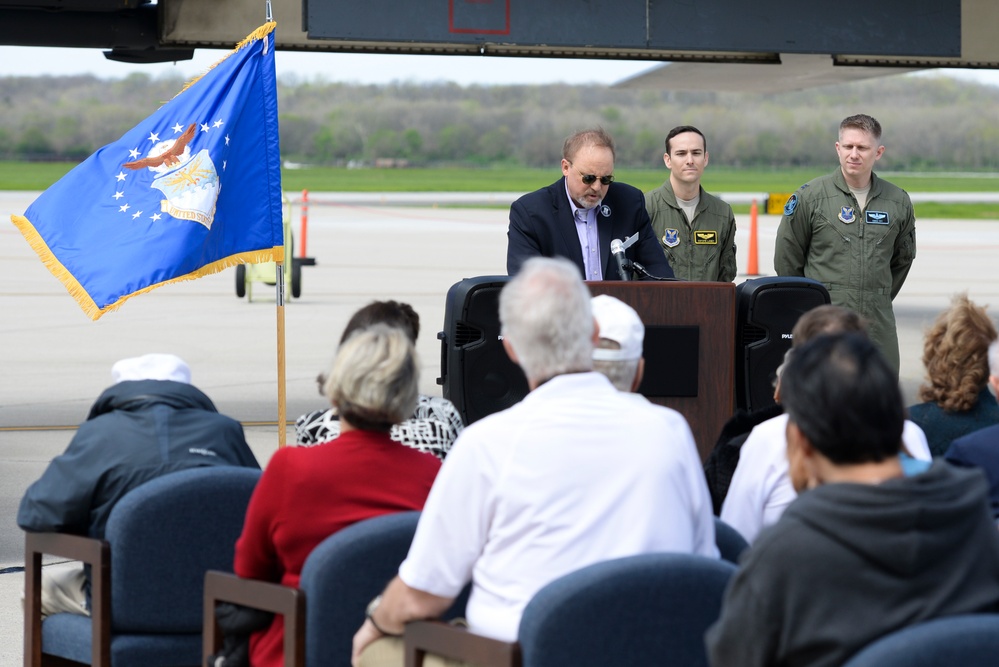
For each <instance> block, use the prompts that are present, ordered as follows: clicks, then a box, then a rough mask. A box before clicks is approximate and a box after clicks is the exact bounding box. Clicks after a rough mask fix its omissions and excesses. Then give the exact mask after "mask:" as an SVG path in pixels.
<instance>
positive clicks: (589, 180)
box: [567, 160, 614, 185]
mask: <svg viewBox="0 0 999 667" xmlns="http://www.w3.org/2000/svg"><path fill="white" fill-rule="evenodd" d="M567 162H568V160H567ZM569 164H570V165H571V166H572V168H573V169H576V165H574V164H572V163H571V162H569ZM576 173H577V174H579V179H580V180H581V181H583V184H584V185H593V183H594V182H595V181H596V180H597V179H598V178H599V179H600V183H601V184H602V185H610V184H611V183H613V182H614V174H607V175H606V176H597V175H596V174H584V173H583V172H581V171H580V170H578V169H576Z"/></svg>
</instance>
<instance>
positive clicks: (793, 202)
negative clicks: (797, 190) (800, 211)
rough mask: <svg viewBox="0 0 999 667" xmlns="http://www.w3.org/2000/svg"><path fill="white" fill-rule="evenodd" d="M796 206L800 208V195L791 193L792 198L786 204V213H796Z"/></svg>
mask: <svg viewBox="0 0 999 667" xmlns="http://www.w3.org/2000/svg"><path fill="white" fill-rule="evenodd" d="M796 208H798V195H791V198H790V199H788V200H787V203H786V204H784V215H794V209H796Z"/></svg>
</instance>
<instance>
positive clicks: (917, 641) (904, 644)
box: [843, 614, 999, 667]
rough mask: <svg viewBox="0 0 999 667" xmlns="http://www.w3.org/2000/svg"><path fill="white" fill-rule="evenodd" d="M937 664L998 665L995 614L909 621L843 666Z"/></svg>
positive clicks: (930, 666) (931, 666)
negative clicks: (916, 621)
mask: <svg viewBox="0 0 999 667" xmlns="http://www.w3.org/2000/svg"><path fill="white" fill-rule="evenodd" d="M940 665H948V666H950V665H960V667H995V665H999V614H971V615H962V616H948V617H945V618H938V619H934V620H932V621H926V622H924V623H917V624H916V625H911V626H909V627H907V628H903V629H902V630H897V631H895V632H893V633H891V634H889V635H885V636H884V637H882V638H881V639H878V640H877V641H875V642H873V643H871V644H870V645H868V646H867V647H866V648H864V649H863V650H861V651H860V652H859V653H857V654H856V655H854V656H853V657H852V658H850V660H848V661H847V662H846V664H844V665H843V667H896V666H897V667H903V666H904V667H939V666H940Z"/></svg>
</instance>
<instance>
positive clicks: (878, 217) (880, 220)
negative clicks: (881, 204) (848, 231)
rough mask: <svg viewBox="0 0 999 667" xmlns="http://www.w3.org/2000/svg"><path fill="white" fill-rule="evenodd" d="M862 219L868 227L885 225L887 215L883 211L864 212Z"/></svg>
mask: <svg viewBox="0 0 999 667" xmlns="http://www.w3.org/2000/svg"><path fill="white" fill-rule="evenodd" d="M864 217H865V218H866V222H867V224H869V225H887V224H888V222H889V220H888V214H887V213H886V212H884V211H865V212H864Z"/></svg>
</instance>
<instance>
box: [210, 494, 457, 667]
mask: <svg viewBox="0 0 999 667" xmlns="http://www.w3.org/2000/svg"><path fill="white" fill-rule="evenodd" d="M419 518H420V513H419V512H400V513H396V514H385V515H382V516H379V517H375V518H372V519H367V520H365V521H360V522H358V523H355V524H354V525H352V526H348V527H347V528H344V529H343V530H341V531H339V532H337V533H335V534H333V535H331V536H329V537H327V538H326V539H325V540H323V541H322V542H321V543H320V544H319V546H317V547H316V548H315V549H314V550H313V551H312V553H311V554H309V557H308V558H307V559H306V561H305V566H304V567H303V568H302V579H301V581H300V583H299V586H300V589H299V591H300V593H301V594H302V595H303V596H304V600H305V622H304V623H302V622H301V619H300V618H298V619H291V618H289V616H288V615H287V614H286V615H285V667H293V666H296V667H301V666H302V665H307V666H308V667H339V666H341V665H342V666H344V667H348V666H349V665H350V653H351V643H352V640H353V637H354V633H355V632H357V630H358V628H360V627H361V624H362V623H363V622H364V611H365V609H366V608H367V606H368V603H369V602H370V601H371V599H372V598H373V597H375V596H376V595H378V594H379V593H381V592H382V590H383V589H384V588H385V585H386V584H387V583H388V582H389V580H390V579H392V577H394V576H395V575H396V573H397V572H398V571H399V565H400V564H401V563H402V561H403V560H404V559H405V558H406V554H407V553H409V545H410V543H411V542H412V541H413V535H414V534H415V532H416V524H417V522H418V521H419ZM261 586H263V587H264V588H260V590H261V591H263V592H266V590H267V589H266V587H271V592H273V587H276V586H277V585H276V584H265V583H264V582H260V581H254V580H252V579H240V578H238V577H234V576H233V575H226V574H222V573H216V572H210V573H209V574H208V575H207V576H206V578H205V650H204V655H205V657H207V656H208V655H211V654H212V653H214V652H215V651H216V650H217V649H218V646H219V645H220V640H219V638H218V637H217V628H216V627H215V624H214V607H215V604H216V602H220V601H226V602H236V603H238V604H244V605H246V606H251V607H255V608H258V609H265V610H267V611H274V612H276V613H284V612H283V611H281V609H277V608H271V605H268V604H266V600H264V599H263V598H262V597H260V596H255V594H254V593H253V592H252V591H253V590H256V589H257V588H258V587H261ZM223 588H225V589H227V590H228V591H230V592H229V593H227V592H226V590H223ZM279 588H285V587H279ZM234 590H240V591H243V593H241V594H240V597H239V598H238V599H237V598H236V597H235V596H234V595H233V594H232V593H231V591H234ZM285 590H288V591H290V590H294V589H287V588H285ZM466 600H467V592H466V593H465V594H463V596H462V597H460V598H459V600H458V601H456V603H455V606H454V607H453V608H452V609H451V611H450V612H448V614H447V615H446V617H447V618H451V617H452V616H454V615H460V614H461V613H464V608H465V601H466ZM289 624H291V625H289ZM296 632H297V633H299V634H300V633H302V632H304V641H303V640H302V638H301V636H298V637H295V636H294V634H293V633H296ZM296 645H301V646H304V649H305V656H304V660H303V656H302V655H301V654H296V652H295V650H296V649H295V646H296Z"/></svg>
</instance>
